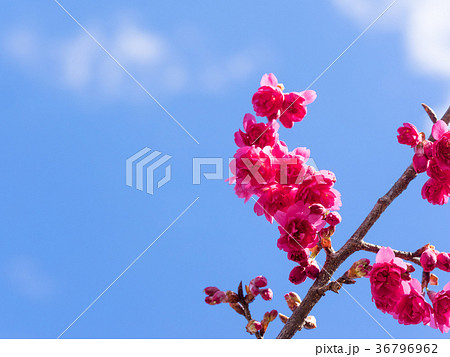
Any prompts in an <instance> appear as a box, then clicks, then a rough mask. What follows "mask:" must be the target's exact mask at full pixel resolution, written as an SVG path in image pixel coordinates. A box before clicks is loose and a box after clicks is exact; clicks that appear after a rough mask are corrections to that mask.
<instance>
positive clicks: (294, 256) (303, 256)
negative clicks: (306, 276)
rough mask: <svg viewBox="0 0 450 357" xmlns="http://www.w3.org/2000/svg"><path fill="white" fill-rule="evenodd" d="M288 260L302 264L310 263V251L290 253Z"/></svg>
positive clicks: (300, 250)
mask: <svg viewBox="0 0 450 357" xmlns="http://www.w3.org/2000/svg"><path fill="white" fill-rule="evenodd" d="M288 259H289V260H291V261H293V262H296V263H299V264H302V263H306V262H307V261H308V251H307V250H306V249H299V250H292V251H290V252H289V253H288Z"/></svg>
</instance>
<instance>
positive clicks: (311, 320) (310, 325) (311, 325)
mask: <svg viewBox="0 0 450 357" xmlns="http://www.w3.org/2000/svg"><path fill="white" fill-rule="evenodd" d="M303 327H304V328H305V329H307V330H312V329H315V328H316V327H317V322H316V318H315V317H314V316H312V315H310V316H308V317H307V318H306V319H305V324H304V325H303Z"/></svg>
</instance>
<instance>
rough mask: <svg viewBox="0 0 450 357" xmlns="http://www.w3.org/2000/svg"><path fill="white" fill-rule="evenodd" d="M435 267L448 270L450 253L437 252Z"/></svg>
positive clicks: (449, 270) (449, 267)
mask: <svg viewBox="0 0 450 357" xmlns="http://www.w3.org/2000/svg"><path fill="white" fill-rule="evenodd" d="M436 267H437V268H438V269H441V270H443V271H446V272H450V255H449V254H448V253H439V254H438V256H437V264H436Z"/></svg>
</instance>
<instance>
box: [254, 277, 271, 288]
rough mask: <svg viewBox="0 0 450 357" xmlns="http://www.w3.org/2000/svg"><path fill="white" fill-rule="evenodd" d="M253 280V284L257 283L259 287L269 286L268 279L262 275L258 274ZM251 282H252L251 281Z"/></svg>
mask: <svg viewBox="0 0 450 357" xmlns="http://www.w3.org/2000/svg"><path fill="white" fill-rule="evenodd" d="M252 281H253V284H255V286H256V287H257V288H263V287H265V286H267V279H266V278H265V277H264V276H262V275H260V276H257V277H256V278H254V279H252ZM250 284H251V282H250Z"/></svg>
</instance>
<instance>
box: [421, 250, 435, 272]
mask: <svg viewBox="0 0 450 357" xmlns="http://www.w3.org/2000/svg"><path fill="white" fill-rule="evenodd" d="M436 264H437V255H436V252H435V251H434V249H427V250H425V251H424V252H423V253H422V255H421V256H420V265H421V266H422V268H423V271H425V272H430V271H433V270H434V268H435V267H436Z"/></svg>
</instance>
